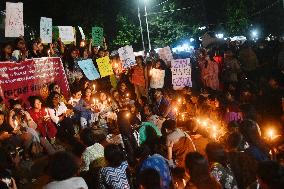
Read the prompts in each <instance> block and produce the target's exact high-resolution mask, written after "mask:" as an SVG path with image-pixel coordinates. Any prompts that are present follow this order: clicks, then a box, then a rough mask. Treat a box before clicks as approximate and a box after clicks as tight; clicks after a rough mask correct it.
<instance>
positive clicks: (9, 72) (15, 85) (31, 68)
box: [0, 58, 69, 103]
mask: <svg viewBox="0 0 284 189" xmlns="http://www.w3.org/2000/svg"><path fill="white" fill-rule="evenodd" d="M53 82H56V83H57V84H58V85H59V86H60V88H61V91H62V93H63V95H64V96H65V97H67V95H68V92H69V87H68V83H67V79H66V76H65V72H64V68H63V65H62V62H61V59H60V58H37V59H28V60H26V61H22V62H20V63H15V62H0V96H2V97H3V99H4V101H5V102H6V103H7V101H8V100H9V99H22V100H23V101H24V102H25V101H27V99H28V97H29V96H32V95H39V94H40V93H41V90H42V89H43V88H46V87H47V86H48V85H49V84H50V83H53Z"/></svg>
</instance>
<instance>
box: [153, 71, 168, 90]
mask: <svg viewBox="0 0 284 189" xmlns="http://www.w3.org/2000/svg"><path fill="white" fill-rule="evenodd" d="M150 77H151V78H150V87H151V88H152V89H161V88H163V87H164V79H165V70H160V69H155V68H152V69H151V70H150Z"/></svg>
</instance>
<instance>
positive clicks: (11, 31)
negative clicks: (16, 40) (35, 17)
mask: <svg viewBox="0 0 284 189" xmlns="http://www.w3.org/2000/svg"><path fill="white" fill-rule="evenodd" d="M19 36H24V15H23V3H9V2H6V20H5V37H19Z"/></svg>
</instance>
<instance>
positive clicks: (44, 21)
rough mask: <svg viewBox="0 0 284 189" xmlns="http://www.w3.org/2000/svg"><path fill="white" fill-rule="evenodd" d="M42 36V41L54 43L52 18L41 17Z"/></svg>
mask: <svg viewBox="0 0 284 189" xmlns="http://www.w3.org/2000/svg"><path fill="white" fill-rule="evenodd" d="M40 38H41V41H42V43H52V19H51V18H45V17H41V18H40Z"/></svg>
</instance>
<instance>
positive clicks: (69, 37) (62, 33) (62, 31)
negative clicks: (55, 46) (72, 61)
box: [58, 26, 75, 44]
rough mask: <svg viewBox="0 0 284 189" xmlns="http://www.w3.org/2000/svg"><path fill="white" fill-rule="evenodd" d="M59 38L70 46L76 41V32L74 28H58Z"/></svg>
mask: <svg viewBox="0 0 284 189" xmlns="http://www.w3.org/2000/svg"><path fill="white" fill-rule="evenodd" d="M58 29H59V37H60V38H61V41H62V42H63V43H65V44H70V43H71V42H73V41H75V31H74V28H73V27H72V26H58Z"/></svg>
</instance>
